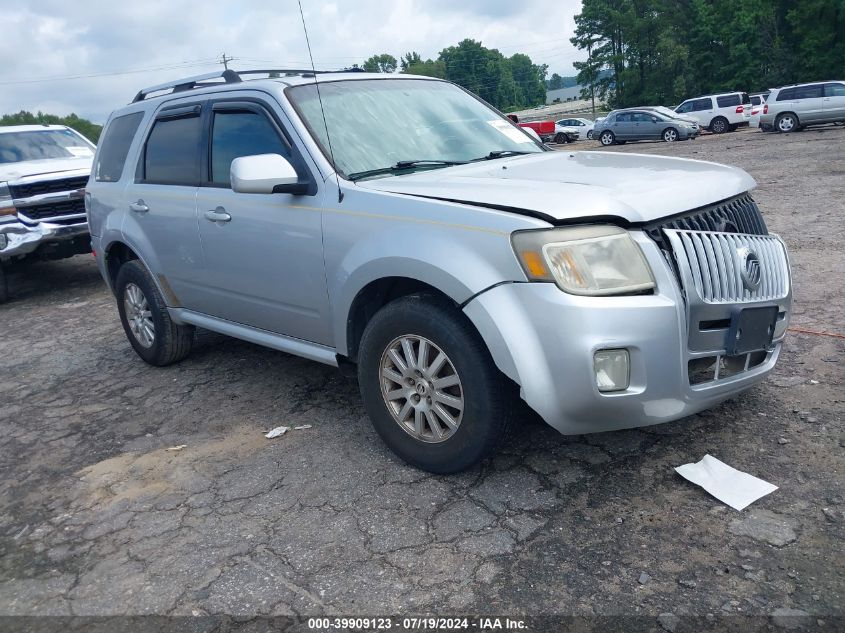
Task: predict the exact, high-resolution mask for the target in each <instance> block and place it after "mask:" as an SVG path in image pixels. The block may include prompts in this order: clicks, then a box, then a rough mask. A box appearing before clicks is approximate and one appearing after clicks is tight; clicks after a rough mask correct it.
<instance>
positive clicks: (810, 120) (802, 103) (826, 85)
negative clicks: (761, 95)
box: [760, 81, 845, 132]
mask: <svg viewBox="0 0 845 633" xmlns="http://www.w3.org/2000/svg"><path fill="white" fill-rule="evenodd" d="M839 122H845V81H822V82H817V83H812V84H801V85H798V86H787V87H785V88H775V89H774V90H772V91H771V93H770V94H769V96H768V98H767V99H766V103H765V105H763V113H762V115H761V116H760V127H762V128H763V129H772V128H774V129H775V130H777V131H778V132H794V131H796V130H799V129H801V128H804V127H807V126H810V125H820V124H823V123H839Z"/></svg>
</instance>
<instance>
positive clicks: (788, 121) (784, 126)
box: [778, 114, 795, 132]
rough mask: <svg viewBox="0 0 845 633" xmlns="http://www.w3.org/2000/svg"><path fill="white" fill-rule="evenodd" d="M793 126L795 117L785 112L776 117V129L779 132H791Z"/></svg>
mask: <svg viewBox="0 0 845 633" xmlns="http://www.w3.org/2000/svg"><path fill="white" fill-rule="evenodd" d="M794 127H795V119H793V118H792V117H791V116H790V115H788V114H787V115H784V116H782V117H781V118H780V119H778V129H779V130H780V131H781V132H791V131H792V129H793V128H794Z"/></svg>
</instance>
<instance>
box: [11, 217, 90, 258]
mask: <svg viewBox="0 0 845 633" xmlns="http://www.w3.org/2000/svg"><path fill="white" fill-rule="evenodd" d="M0 236H2V237H0V260H7V259H12V258H17V257H22V256H24V255H29V254H31V253H34V252H35V251H37V250H39V249H43V248H45V247H48V246H57V247H62V246H70V247H71V248H72V249H73V250H74V251H78V252H80V253H81V252H85V251H86V249H87V250H88V251H90V242H89V241H88V223H87V222H85V221H82V222H80V223H78V224H54V223H51V222H46V221H45V222H39V223H38V224H34V225H28V224H24V223H23V222H19V221H17V220H15V221H12V222H3V223H0Z"/></svg>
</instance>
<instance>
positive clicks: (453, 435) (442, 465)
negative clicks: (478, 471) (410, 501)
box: [358, 294, 514, 473]
mask: <svg viewBox="0 0 845 633" xmlns="http://www.w3.org/2000/svg"><path fill="white" fill-rule="evenodd" d="M406 343H407V344H408V345H410V348H411V349H410V351H411V354H410V355H409V354H408V352H407V351H406V347H405V345H406ZM423 345H424V346H425V347H424V349H427V351H426V352H424V357H423V358H425V360H422V359H421V360H420V361H417V360H416V359H417V358H419V357H420V349H421V347H423ZM390 350H393V355H391V352H390ZM441 353H442V354H443V355H444V357H445V360H442V362H441V364H440V366H439V367H438V368H436V369H435V370H434V371H433V372H430V370H431V368H432V367H433V366H434V365H435V364H436V362H437V359H438V358H439V357H440V354H441ZM397 356H398V357H399V359H400V360H401V361H404V369H403V368H402V367H403V363H397V362H396V361H395V360H394V359H395V358H396V357H397ZM409 358H410V359H412V360H411V361H408V359H409ZM415 362H417V363H418V364H417V366H416V369H414V368H413V367H412V364H413V363H415ZM426 364H427V366H428V367H427V368H426ZM388 372H390V373H391V374H392V375H393V376H395V377H396V378H397V380H392V379H391V378H389V377H386V376H385V374H386V373H388ZM454 377H457V384H454V383H455V378H454ZM442 380H448V381H449V382H448V383H447V384H445V385H444V386H443V388H442V389H441V388H437V387H436V386H435V385H434V381H442ZM414 381H416V382H414ZM358 385H359V388H360V390H361V397H362V399H363V401H364V407H365V408H366V410H367V413H368V414H369V416H370V420H371V421H372V423H373V427H374V428H375V430H376V432H377V433H378V434H379V436H380V437H381V438H382V440H383V441H384V443H385V444H387V446H388V447H389V448H390V449H391V450H392V451H393V452H394V453H396V455H398V456H399V457H400V458H402V459H403V460H405V461H406V462H408V463H409V464H411V465H413V466H416V467H417V468H420V469H422V470H427V471H429V472H432V473H454V472H459V471H461V470H465V469H467V468H469V467H470V466H472V465H473V464H475V463H477V462H478V461H479V460H481V459H483V458H484V457H485V456H487V455H489V454H490V453H491V452H492V451H493V450H494V449H495V448H496V446H497V445H498V443H499V440H500V439H501V437H502V435H503V434H504V432H505V429H506V428H507V426H508V424H509V422H510V419H511V417H512V415H513V413H512V411H513V402H514V399H513V393H512V391H513V390H512V389H511V388H510V384H509V383H508V382H507V381H506V379H505V378H504V377H503V375H502V374H501V373H500V372H499V370H498V369H497V368H496V366H495V364H494V363H493V359H492V358H491V356H490V352H489V351H488V350H487V347H486V345H485V344H484V341H483V340H482V339H481V337H480V336H479V334H478V332H476V331H475V328H474V327H473V326H472V324H471V323H470V321H469V320H468V319H467V318H466V317H465V316H464V315H463V314H462V313H461V312H460V311H459V310H457V309H455V307H454V306H452V305H451V304H450V303H448V302H447V301H445V300H443V299H441V298H439V297H436V296H433V295H426V294H417V295H410V296H407V297H402V298H400V299H397V300H395V301H393V302H392V303H389V304H388V305H387V306H385V307H384V308H382V309H381V310H379V311H378V312H377V313H376V314H375V316H373V318H372V319H371V320H370V322H369V323H368V324H367V327H366V329H365V330H364V335H363V337H362V339H361V345H360V350H359V354H358ZM400 391H401V392H402V394H400V393H399V392H400ZM391 393H392V394H396V395H395V396H394V397H393V398H389V396H388V394H391ZM438 395H439V397H440V398H445V402H446V404H444V400H440V401H439V402H438ZM450 398H451V399H450ZM414 400H416V402H415V401H414ZM452 403H460V404H461V407H462V408H453V407H452V406H451V404H452ZM438 407H439V408H438ZM433 409H437V413H434V411H433ZM441 411H445V413H446V414H447V416H451V417H450V418H449V419H450V420H451V421H452V423H453V427H451V428H450V426H449V425H447V424H446V423H445V420H446V417H443V416H442V415H441V414H440V412H441ZM429 412H430V413H429ZM400 420H402V422H400ZM403 422H404V424H403ZM454 423H456V424H454ZM435 426H436V427H437V429H438V432H439V434H440V435H439V436H438V434H437V433H436V432H435Z"/></svg>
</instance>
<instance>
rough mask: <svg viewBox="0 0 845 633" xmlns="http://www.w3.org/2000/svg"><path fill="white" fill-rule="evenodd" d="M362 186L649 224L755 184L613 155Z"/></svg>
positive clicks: (481, 166)
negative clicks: (611, 217) (610, 217)
mask: <svg viewBox="0 0 845 633" xmlns="http://www.w3.org/2000/svg"><path fill="white" fill-rule="evenodd" d="M357 184H358V186H360V187H364V188H366V189H371V190H376V191H384V192H390V193H397V194H405V195H411V196H420V197H426V198H436V199H441V200H450V201H455V202H461V203H466V204H475V205H479V206H485V207H491V208H497V209H504V210H509V211H513V212H516V213H520V212H521V213H525V214H528V215H534V216H540V217H543V218H544V219H546V220H548V221H550V222H554V221H567V220H576V219H582V218H587V217H596V216H614V217H618V218H622V219H624V220H625V221H627V222H630V223H641V222H651V221H653V220H657V219H660V218H662V217H666V216H669V215H675V214H678V213H683V212H685V211H690V210H692V209H697V208H699V207H703V206H706V205H709V204H712V203H714V202H719V201H721V200H725V199H727V198H730V197H732V196H736V195H739V194H741V193H744V192H746V191H748V190H750V189H753V188H754V187H755V186H756V183H755V182H754V179H753V178H752V177H751V176H749V175H748V174H747V173H746V172H744V171H743V170H741V169H738V168H736V167H729V166H727V165H719V164H717V163H708V162H704V161H697V160H689V159H684V158H666V157H661V156H648V155H643V154H618V153H614V152H566V151H561V152H543V153H541V154H532V155H527V156H515V157H512V158H505V159H498V160H492V161H484V162H480V163H472V164H469V165H459V166H455V167H449V168H443V169H433V170H430V171H425V172H419V173H416V174H411V175H408V176H393V177H388V178H380V179H376V180H365V181H359V182H358V183H357Z"/></svg>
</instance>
